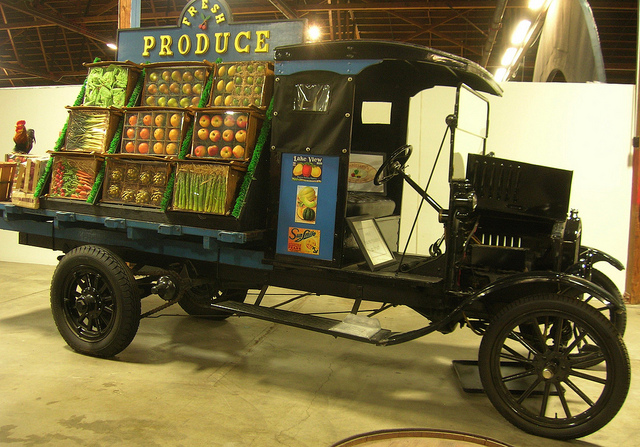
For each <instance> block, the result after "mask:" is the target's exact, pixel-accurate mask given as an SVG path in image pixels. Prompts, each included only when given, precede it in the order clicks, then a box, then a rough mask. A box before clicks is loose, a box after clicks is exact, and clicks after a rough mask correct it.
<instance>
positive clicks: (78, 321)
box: [51, 245, 140, 357]
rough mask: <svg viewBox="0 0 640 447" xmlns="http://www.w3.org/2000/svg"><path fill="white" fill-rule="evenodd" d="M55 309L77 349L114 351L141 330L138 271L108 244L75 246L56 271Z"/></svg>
mask: <svg viewBox="0 0 640 447" xmlns="http://www.w3.org/2000/svg"><path fill="white" fill-rule="evenodd" d="M51 312H52V314H53V319H54V321H55V323H56V326H57V328H58V332H60V335H62V338H64V340H65V341H66V342H67V344H68V345H69V346H70V347H71V348H73V349H74V350H75V351H77V352H80V353H82V354H87V355H92V356H95V357H112V356H114V355H116V354H118V353H119V352H121V351H122V350H123V349H125V348H126V347H127V346H129V344H130V343H131V341H132V340H133V338H134V336H135V334H136V332H137V330H138V325H139V322H140V300H139V299H138V294H137V288H136V285H135V279H134V277H133V274H132V273H131V270H130V269H129V267H127V265H126V264H125V263H124V262H123V261H122V260H121V259H120V258H119V257H118V256H116V255H115V254H114V253H112V252H111V251H109V250H107V249H104V248H102V247H97V246H91V245H85V246H82V247H78V248H75V249H73V250H71V251H70V252H69V253H68V254H66V255H65V256H64V257H63V258H62V260H61V261H60V263H59V264H58V266H57V267H56V270H55V272H54V273H53V279H52V280H51Z"/></svg>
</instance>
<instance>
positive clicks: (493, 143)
mask: <svg viewBox="0 0 640 447" xmlns="http://www.w3.org/2000/svg"><path fill="white" fill-rule="evenodd" d="M79 88H80V87H79V86H69V87H43V88H24V89H23V88H19V89H0V112H1V116H2V118H3V119H2V120H1V121H0V141H3V142H4V143H3V144H2V145H1V146H0V156H1V157H2V159H4V154H5V153H8V152H11V149H12V148H13V141H12V138H13V135H14V129H15V123H16V121H18V120H20V119H25V120H26V121H27V126H28V127H29V128H33V129H35V130H36V137H37V143H36V145H35V147H34V149H33V150H32V153H35V154H45V153H46V152H47V151H48V150H51V149H52V148H53V145H54V144H55V141H56V139H57V138H58V134H59V132H60V130H61V129H62V126H63V125H64V122H65V120H66V117H67V111H66V110H65V106H67V105H71V104H73V102H74V100H75V98H76V96H77V94H78V91H79ZM504 88H505V93H504V96H503V97H502V98H495V97H489V99H490V101H491V123H490V127H489V140H488V150H490V151H494V152H495V153H496V155H497V156H499V157H503V158H512V159H518V160H521V161H524V162H529V163H539V164H544V165H548V166H553V167H558V168H563V169H571V170H573V171H574V176H573V189H572V194H571V206H572V207H573V208H578V209H579V210H580V216H581V217H582V219H583V227H584V232H583V242H584V244H587V245H591V246H594V247H598V248H601V249H603V250H605V251H607V252H608V253H610V254H612V255H613V256H615V257H617V258H618V259H620V260H621V261H622V262H626V259H627V241H628V234H629V207H630V202H631V199H630V194H631V165H630V151H631V148H630V141H631V137H632V133H633V119H632V116H633V97H634V89H633V86H630V85H611V84H559V83H554V84H531V83H507V84H505V86H504ZM454 99H455V92H454V90H453V89H446V88H439V89H432V90H429V91H426V92H423V93H421V94H419V95H417V96H416V98H414V100H413V101H412V104H411V116H410V127H409V134H408V138H409V143H411V144H413V145H414V148H415V151H414V155H413V157H412V158H411V160H410V161H409V168H408V169H409V172H410V173H411V175H412V177H413V178H414V179H416V180H417V181H418V183H420V184H421V185H425V184H426V181H427V179H428V175H429V173H430V170H431V166H432V164H433V161H434V158H435V154H436V152H437V150H438V146H439V145H440V141H441V139H442V135H443V132H444V130H445V128H446V126H445V123H444V118H445V117H446V115H448V114H450V113H453V104H454ZM448 143H449V140H448V136H447V140H446V141H445V147H444V149H443V154H442V155H441V159H440V165H439V166H438V169H437V171H436V175H435V176H434V179H433V180H432V183H431V187H430V189H429V191H430V192H431V193H432V195H433V196H434V197H435V198H436V200H438V202H440V203H441V204H442V205H443V206H444V207H446V206H447V198H448V188H447V182H446V177H447V163H448ZM418 203H419V201H418V198H417V194H413V193H412V192H411V191H408V192H407V193H406V194H405V203H404V204H403V221H402V234H403V238H406V235H407V234H408V230H409V228H410V227H411V223H412V218H413V216H414V214H415V210H416V207H417V204H418ZM421 216H422V218H421V222H420V224H419V225H418V227H417V233H416V237H414V238H413V239H412V245H410V248H409V251H410V252H419V253H426V252H427V250H428V247H429V245H430V244H431V243H433V242H434V241H435V240H436V239H437V238H438V237H439V236H440V235H441V234H442V225H441V224H438V222H437V216H436V214H435V212H434V211H433V210H431V208H430V207H429V206H428V205H426V204H425V205H424V206H423V212H422V214H421ZM416 241H417V243H416ZM0 246H1V247H2V250H0V260H2V261H15V262H35V263H40V264H55V263H56V256H57V255H58V254H59V253H54V252H51V251H49V250H44V249H38V248H33V247H27V246H20V245H18V244H17V233H15V232H9V231H0ZM418 247H420V248H419V249H418ZM607 274H609V275H610V276H611V277H612V279H614V281H616V283H617V284H618V287H619V288H620V289H621V290H624V273H618V272H615V271H610V270H607Z"/></svg>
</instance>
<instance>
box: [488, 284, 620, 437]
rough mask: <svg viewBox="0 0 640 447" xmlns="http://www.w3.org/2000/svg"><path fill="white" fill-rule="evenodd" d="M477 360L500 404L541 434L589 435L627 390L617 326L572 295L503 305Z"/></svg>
mask: <svg viewBox="0 0 640 447" xmlns="http://www.w3.org/2000/svg"><path fill="white" fill-rule="evenodd" d="M478 360H479V369H480V378H481V379H482V384H483V386H484V389H485V391H486V393H487V396H488V397H489V399H490V400H491V402H492V403H493V405H494V406H495V408H496V409H497V410H498V411H499V412H500V413H501V414H502V415H503V416H504V417H505V418H506V419H507V420H508V421H509V422H511V423H512V424H514V425H516V426H517V427H520V428H521V429H522V430H524V431H526V432H528V433H532V434H534V435H537V436H545V437H548V438H556V439H573V438H579V437H582V436H587V435H589V434H591V433H593V432H595V431H596V430H598V429H600V428H601V427H603V426H604V425H605V424H606V423H607V422H609V421H610V420H611V419H612V418H613V417H614V416H615V415H616V413H617V412H618V410H619V409H620V408H621V407H622V404H623V403H624V400H625V398H626V396H627V393H628V391H629V385H630V375H631V366H630V363H629V356H628V354H627V350H626V348H625V346H624V343H623V341H622V338H621V336H620V333H619V332H618V331H617V330H616V328H615V327H614V326H613V325H612V324H611V322H609V321H608V320H607V319H606V318H605V317H604V316H603V315H602V314H601V313H600V312H598V311H597V310H596V309H594V308H592V307H591V306H590V305H589V304H587V303H584V302H581V301H578V300H576V299H575V298H570V297H564V296H559V295H555V294H544V295H537V296H531V297H528V298H524V299H522V300H520V301H516V302H514V303H512V304H510V305H508V306H506V307H505V308H504V309H502V311H500V312H499V313H498V314H497V315H496V317H495V318H494V320H493V321H492V322H491V325H490V326H489V329H488V330H487V331H486V333H485V335H484V337H483V338H482V342H481V344H480V351H479V354H478Z"/></svg>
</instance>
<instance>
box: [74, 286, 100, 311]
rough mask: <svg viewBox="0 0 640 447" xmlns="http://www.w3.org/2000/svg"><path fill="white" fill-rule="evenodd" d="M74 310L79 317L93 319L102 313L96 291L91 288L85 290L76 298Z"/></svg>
mask: <svg viewBox="0 0 640 447" xmlns="http://www.w3.org/2000/svg"><path fill="white" fill-rule="evenodd" d="M75 309H76V310H77V311H78V313H79V314H80V315H87V316H90V317H95V316H97V315H99V314H100V312H101V311H102V309H101V306H100V298H99V296H98V291H97V290H95V289H94V288H92V287H89V288H86V289H84V290H83V291H82V294H81V295H80V296H79V297H78V298H76V302H75Z"/></svg>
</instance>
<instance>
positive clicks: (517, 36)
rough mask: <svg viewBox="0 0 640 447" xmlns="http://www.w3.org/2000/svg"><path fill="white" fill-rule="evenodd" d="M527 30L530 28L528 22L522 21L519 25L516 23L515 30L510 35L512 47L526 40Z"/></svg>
mask: <svg viewBox="0 0 640 447" xmlns="http://www.w3.org/2000/svg"><path fill="white" fill-rule="evenodd" d="M529 28H531V21H530V20H522V21H521V22H520V23H518V26H516V29H515V30H514V31H513V34H512V35H511V43H512V44H514V45H521V44H522V43H523V42H524V41H525V39H526V38H527V33H528V32H529Z"/></svg>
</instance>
